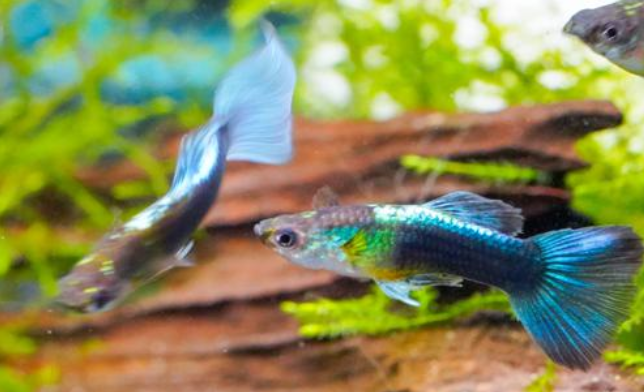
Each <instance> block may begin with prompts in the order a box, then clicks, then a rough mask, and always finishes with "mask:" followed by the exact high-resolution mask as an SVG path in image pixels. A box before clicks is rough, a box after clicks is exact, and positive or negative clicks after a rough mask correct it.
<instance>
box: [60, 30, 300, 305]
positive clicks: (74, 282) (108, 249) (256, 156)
mask: <svg viewBox="0 0 644 392" xmlns="http://www.w3.org/2000/svg"><path fill="white" fill-rule="evenodd" d="M263 27H264V35H265V40H266V43H265V45H264V47H263V48H261V49H260V50H259V51H257V52H256V53H255V54H253V55H251V56H250V57H248V58H247V59H245V60H244V61H242V62H241V63H239V64H237V65H236V66H235V67H234V68H233V69H232V70H231V71H230V72H229V73H228V74H227V75H226V76H225V77H224V79H223V81H222V82H221V84H220V86H219V88H218V90H217V92H216V94H215V102H214V111H215V116H214V117H213V118H211V119H210V121H209V122H208V123H207V124H206V125H204V126H203V127H201V128H200V129H197V130H195V131H193V132H192V133H190V134H189V135H187V136H185V137H184V139H183V140H182V142H181V148H180V151H179V158H178V162H177V167H176V170H175V174H174V179H173V181H172V186H171V188H170V190H169V191H168V193H166V194H165V195H164V196H163V197H162V198H161V199H159V200H158V201H157V202H155V203H154V204H152V205H151V206H149V207H148V208H146V209H145V210H143V211H142V212H141V213H139V214H138V215H136V216H135V217H134V218H132V219H131V220H130V221H129V222H127V223H126V224H124V225H123V226H121V227H118V228H117V229H115V230H113V231H112V232H110V233H109V234H107V235H106V236H105V237H104V238H103V239H102V240H101V241H100V242H99V243H98V245H97V246H96V248H95V249H94V251H93V252H92V253H91V254H90V255H88V256H87V257H85V258H84V259H82V260H81V261H80V262H78V264H76V266H75V267H74V269H73V270H72V271H71V272H70V273H69V274H68V275H67V276H65V277H64V278H62V279H61V280H60V282H59V290H60V294H59V298H58V301H59V302H60V303H62V304H63V305H66V306H67V307H70V308H73V309H76V310H80V311H83V312H95V311H100V310H105V309H107V308H109V307H110V306H113V305H114V304H115V303H117V302H118V300H120V299H122V298H123V297H124V296H125V295H126V294H128V293H129V292H130V291H132V290H133V289H134V288H136V287H137V286H138V285H140V284H142V283H144V282H146V281H148V280H150V279H151V278H153V277H155V276H158V275H159V274H161V273H163V272H165V271H167V270H169V269H171V268H173V267H176V266H184V265H190V264H191V263H190V261H189V260H187V259H186V257H187V255H188V253H189V252H190V249H191V247H192V241H191V239H190V238H191V235H192V234H193V232H194V231H195V230H196V229H197V228H198V226H199V224H200V223H201V221H202V219H203V217H204V216H205V214H206V213H207V212H208V210H209V209H210V207H211V206H212V204H213V202H214V201H215V199H216V197H217V193H218V190H219V185H220V183H221V178H222V175H223V173H224V168H225V163H226V161H227V160H244V161H251V162H257V163H266V164H282V163H285V162H287V161H289V160H290V158H291V155H292V136H291V102H292V97H293V89H294V86H295V68H294V65H293V63H292V61H291V59H290V57H289V55H288V54H287V53H286V51H285V49H284V47H283V46H282V44H281V43H280V41H279V39H278V37H277V36H276V34H275V31H274V29H273V27H272V26H270V25H269V24H267V23H266V24H265V25H264V26H263Z"/></svg>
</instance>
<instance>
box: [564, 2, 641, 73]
mask: <svg viewBox="0 0 644 392" xmlns="http://www.w3.org/2000/svg"><path fill="white" fill-rule="evenodd" d="M643 21H644V0H622V1H619V2H617V3H613V4H609V5H605V6H603V7H599V8H595V9H586V10H582V11H579V12H578V13H576V14H575V15H574V16H573V17H572V18H571V19H570V21H569V22H568V23H567V24H566V26H565V27H564V32H566V33H568V34H571V35H574V36H576V37H578V38H579V39H581V40H582V41H583V42H584V43H585V44H586V45H588V46H589V47H590V48H591V49H592V50H593V51H595V52H597V53H598V54H600V55H602V56H604V57H605V58H607V59H608V60H610V61H612V62H613V63H614V64H616V65H618V66H620V67H621V68H623V69H625V70H627V71H629V72H632V73H634V74H636V75H640V76H644V41H643V40H642V38H644V37H643V35H644V23H643Z"/></svg>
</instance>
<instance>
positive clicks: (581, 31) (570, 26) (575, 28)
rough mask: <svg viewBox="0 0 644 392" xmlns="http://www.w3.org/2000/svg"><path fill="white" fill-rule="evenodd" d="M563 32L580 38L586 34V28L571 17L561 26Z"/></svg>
mask: <svg viewBox="0 0 644 392" xmlns="http://www.w3.org/2000/svg"><path fill="white" fill-rule="evenodd" d="M563 32H564V33H565V34H568V35H572V36H574V37H579V38H581V37H583V36H584V35H585V34H586V29H585V28H584V27H583V26H582V25H581V24H579V23H577V21H575V18H573V19H571V20H570V21H568V23H566V25H565V26H564V28H563Z"/></svg>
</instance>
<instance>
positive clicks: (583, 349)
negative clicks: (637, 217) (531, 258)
mask: <svg viewBox="0 0 644 392" xmlns="http://www.w3.org/2000/svg"><path fill="white" fill-rule="evenodd" d="M528 241H529V242H531V243H532V244H534V245H536V246H537V248H539V250H540V251H541V258H540V260H539V261H538V262H540V263H542V265H543V274H542V275H541V276H540V278H538V279H536V280H535V282H534V286H533V287H528V288H523V289H514V290H512V291H511V292H510V293H509V294H510V302H511V304H512V307H513V308H514V310H515V312H516V314H517V316H518V318H519V320H521V322H522V323H523V325H524V326H525V327H526V329H527V330H528V332H530V334H531V335H532V337H533V339H534V340H535V341H536V342H537V343H538V344H539V346H541V348H542V349H543V350H544V351H545V352H546V354H548V356H550V358H552V359H553V360H554V361H555V362H557V363H559V364H561V365H564V366H567V367H569V368H574V369H584V370H586V369H588V368H589V367H590V365H591V363H592V362H593V360H595V359H596V358H597V357H598V356H599V355H600V354H601V351H602V350H603V348H604V347H605V346H606V345H607V344H608V343H609V342H610V340H611V338H612V335H613V333H614V332H615V329H616V328H617V326H618V325H619V324H620V323H621V322H622V321H623V320H624V319H625V317H626V316H627V314H628V311H629V308H630V303H631V299H632V297H633V294H634V290H635V287H634V283H633V276H634V274H635V273H636V272H637V270H638V268H639V266H640V262H641V259H642V244H641V240H640V238H639V237H638V236H637V235H636V234H635V233H633V231H632V230H631V229H629V228H627V227H620V226H607V227H594V228H584V229H578V230H570V229H566V230H560V231H555V232H551V233H546V234H542V235H539V236H536V237H533V238H531V239H529V240H528Z"/></svg>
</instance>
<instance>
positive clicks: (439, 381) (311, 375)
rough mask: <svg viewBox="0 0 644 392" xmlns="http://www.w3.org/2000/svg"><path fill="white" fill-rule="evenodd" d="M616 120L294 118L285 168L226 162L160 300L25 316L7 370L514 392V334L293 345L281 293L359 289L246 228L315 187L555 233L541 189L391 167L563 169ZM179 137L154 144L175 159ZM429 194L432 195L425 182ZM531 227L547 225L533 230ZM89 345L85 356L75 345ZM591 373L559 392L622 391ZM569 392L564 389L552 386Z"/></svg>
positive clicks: (129, 174) (252, 385)
mask: <svg viewBox="0 0 644 392" xmlns="http://www.w3.org/2000/svg"><path fill="white" fill-rule="evenodd" d="M620 121H621V115H620V113H619V112H618V111H617V109H616V108H615V107H614V106H612V105H611V104H609V103H606V102H570V103H563V104H557V105H546V106H536V107H519V108H513V109H510V110H506V111H503V112H500V113H493V114H455V115H445V114H440V113H419V114H409V115H406V116H403V117H401V118H398V119H395V120H392V121H388V122H383V123H373V122H348V121H342V122H335V123H315V122H308V121H298V122H297V126H296V129H297V137H296V150H297V151H296V158H295V160H294V161H293V162H292V163H291V164H289V165H287V166H285V167H267V166H260V165H251V164H244V163H235V164H231V165H230V167H229V170H228V171H227V173H226V176H225V180H224V184H223V186H222V192H221V197H220V199H219V200H218V202H217V203H216V205H215V206H214V207H213V209H212V210H211V212H210V214H209V215H208V217H207V219H206V221H205V222H204V226H206V227H207V228H208V230H207V235H206V236H205V237H204V238H201V239H200V240H199V242H198V246H197V253H196V259H197V260H198V265H197V266H196V267H194V268H191V269H185V270H177V271H173V272H172V273H171V274H169V275H168V276H167V278H166V279H165V280H164V282H163V285H162V290H160V291H159V292H157V293H156V294H154V295H151V296H148V297H146V298H143V299H142V300H140V301H135V302H134V303H132V304H128V305H125V306H123V307H121V308H120V309H117V310H115V311H112V312H110V313H106V314H101V315H92V316H81V317H79V316H65V315H60V314H55V313H53V314H50V313H47V314H44V315H43V314H40V315H37V317H36V322H35V324H34V325H35V327H34V328H35V329H34V331H33V332H34V334H35V335H37V336H40V337H41V338H42V341H43V346H42V348H41V350H40V351H39V352H38V353H37V354H36V355H35V356H34V357H33V358H32V359H30V360H27V361H24V362H23V363H21V364H19V365H20V366H23V367H24V368H27V369H31V368H33V367H37V366H38V365H40V364H43V363H48V362H56V363H58V364H59V366H61V370H62V375H63V379H62V384H61V387H60V390H61V391H68V390H75V389H74V388H80V389H78V390H88V391H89V390H91V391H99V392H102V391H106V392H107V391H122V390H128V391H176V390H181V391H211V390H212V391H214V390H216V391H257V390H266V391H287V390H293V391H320V392H322V391H346V390H356V391H425V390H432V391H460V390H470V391H516V390H521V389H522V388H523V387H524V386H525V385H527V384H528V383H529V382H530V381H531V379H532V377H533V375H534V374H535V373H536V372H539V371H540V370H541V369H542V367H543V364H544V356H543V355H542V354H541V353H540V352H539V351H538V349H537V348H536V347H535V346H534V345H533V344H532V343H531V342H530V340H529V338H528V337H527V336H526V334H525V333H524V332H523V330H522V329H521V328H520V327H518V326H517V325H515V324H510V325H508V323H504V324H501V325H494V326H490V325H488V324H486V323H483V324H481V323H480V322H478V323H474V324H467V325H466V324H462V325H460V326H458V327H456V328H453V329H442V328H436V329H427V330H420V331H413V332H405V333H399V334H395V335H392V336H389V337H382V338H352V339H346V340H338V341H333V342H311V341H302V340H301V339H300V338H299V337H298V335H297V325H296V323H295V322H294V320H293V319H291V318H289V317H287V316H286V315H284V314H283V313H281V312H280V311H279V307H278V304H279V301H280V300H281V299H284V298H292V299H303V298H313V297H316V296H329V295H334V296H338V295H345V294H350V293H357V292H361V291H363V290H364V289H365V287H366V286H365V285H364V284H363V283H359V282H356V281H354V280H347V279H340V278H338V277H337V276H335V275H332V274H330V273H326V272H320V271H309V270H305V269H302V268H298V267H296V266H293V265H290V264H288V263H287V262H286V261H284V260H282V259H280V258H279V257H278V256H277V255H275V254H274V253H273V252H272V251H270V250H269V249H266V248H265V247H263V246H262V245H261V244H260V243H259V242H258V241H257V240H256V239H255V238H254V237H253V234H252V224H253V223H254V222H256V221H257V220H259V219H261V218H263V217H267V216H271V215H274V214H277V213H284V212H295V211H301V210H306V209H309V208H310V203H311V200H310V199H311V196H312V195H313V193H314V192H315V190H316V189H318V188H319V187H321V186H323V185H331V186H332V187H334V188H335V189H336V190H337V191H338V193H339V194H340V197H341V199H342V201H343V202H345V203H365V202H369V203H372V202H397V203H401V202H414V201H418V200H423V199H428V198H432V197H435V196H438V195H440V194H443V193H446V192H449V191H453V190H458V189H468V190H473V191H476V192H479V193H482V194H487V195H492V196H495V197H500V198H503V199H507V200H509V201H510V202H512V203H513V204H515V205H517V206H520V207H522V208H524V209H525V212H526V215H527V216H528V221H527V223H528V226H531V227H537V226H538V227H539V230H547V229H552V228H553V227H555V226H556V225H557V224H558V225H567V224H570V222H569V221H567V220H566V221H564V222H558V223H555V222H554V221H553V220H552V219H550V218H551V217H550V216H549V215H548V214H549V212H551V211H552V210H556V211H557V212H561V211H562V210H566V209H567V202H568V193H567V192H566V191H565V190H564V189H561V188H558V187H556V186H554V185H552V184H546V185H543V184H542V185H531V184H526V185H513V186H508V185H494V184H488V183H483V182H472V181H470V180H467V179H464V178H459V177H453V176H445V177H440V178H438V179H437V180H436V181H435V182H434V183H431V184H430V183H428V182H427V179H426V178H424V177H422V176H415V175H403V174H402V171H401V168H400V166H399V163H398V160H399V158H400V156H401V155H403V154H408V153H414V154H422V155H432V156H439V157H450V158H459V159H468V158H474V159H477V160H480V161H484V160H490V159H494V160H498V159H502V160H505V161H508V162H517V163H520V164H522V165H527V166H530V167H534V168H538V169H541V170H545V171H548V172H551V173H557V174H562V173H565V172H567V171H570V170H574V169H578V168H580V167H583V163H582V162H580V161H579V160H578V158H577V157H576V156H575V154H574V150H573V143H574V142H575V141H576V140H577V139H578V138H579V137H581V136H584V135H586V134H588V133H590V132H593V131H596V130H599V129H603V128H606V127H612V126H616V125H618V124H619V123H620ZM177 143H178V138H175V139H173V140H171V141H169V142H168V144H167V145H165V146H163V147H162V148H161V151H162V153H161V155H163V156H172V155H173V154H175V153H176V146H177ZM141 175H142V173H141V172H140V171H138V170H137V169H136V168H135V167H134V166H132V165H131V164H129V163H127V162H123V163H119V164H117V165H115V166H113V167H112V168H111V169H110V170H108V171H107V172H99V171H98V170H97V169H96V168H89V169H87V170H84V171H82V172H81V173H79V177H80V178H81V179H82V180H83V181H85V182H86V183H87V184H89V185H91V186H95V187H96V188H101V187H104V186H106V185H109V184H110V183H114V182H118V181H122V180H124V179H133V178H137V177H138V176H141ZM428 185H431V186H428ZM543 222H546V223H545V224H543ZM88 338H90V339H94V338H98V339H100V340H101V343H100V344H97V345H95V348H94V349H86V348H83V347H85V343H84V342H86V341H87V339H88ZM615 372H616V371H615V370H614V369H612V368H609V367H608V366H607V365H605V364H598V365H597V366H596V368H595V372H594V374H593V376H592V377H589V376H588V375H583V374H580V373H575V372H567V371H562V372H560V373H561V375H560V382H559V387H561V388H564V389H562V390H587V391H594V390H611V388H616V389H612V390H620V391H622V390H623V391H628V390H637V388H639V387H638V386H637V385H636V384H635V381H633V380H628V379H625V378H622V379H620V380H618V379H616V378H615ZM566 388H568V389H566Z"/></svg>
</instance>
